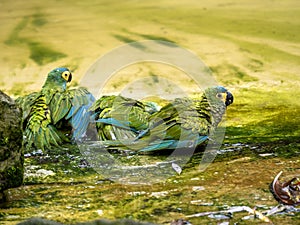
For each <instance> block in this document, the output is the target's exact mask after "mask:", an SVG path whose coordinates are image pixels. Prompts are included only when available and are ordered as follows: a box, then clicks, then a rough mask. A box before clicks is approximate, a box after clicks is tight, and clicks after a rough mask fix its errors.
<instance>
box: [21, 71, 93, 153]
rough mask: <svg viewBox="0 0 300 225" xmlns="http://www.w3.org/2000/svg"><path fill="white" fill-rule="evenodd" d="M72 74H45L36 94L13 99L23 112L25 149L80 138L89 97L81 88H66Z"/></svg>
mask: <svg viewBox="0 0 300 225" xmlns="http://www.w3.org/2000/svg"><path fill="white" fill-rule="evenodd" d="M71 80H72V73H71V72H70V70H69V69H67V68H56V69H54V70H52V71H51V72H49V74H48V76H47V79H46V81H45V83H44V85H43V87H42V90H41V91H39V92H34V93H31V94H29V95H27V96H24V97H19V98H18V99H16V102H17V104H19V105H20V106H21V108H22V110H23V129H24V132H23V135H24V144H25V146H26V148H30V147H35V148H37V149H42V150H44V149H45V148H47V149H50V148H51V147H52V146H56V147H58V146H60V145H61V144H63V143H66V142H70V141H79V140H81V138H83V137H84V135H85V132H86V130H87V127H88V125H89V122H90V112H89V111H88V109H89V108H90V106H91V105H92V103H93V102H94V100H95V99H94V97H93V95H92V94H91V93H90V92H88V90H87V89H85V88H82V87H80V88H77V89H70V90H69V89H68V88H67V83H69V82H71Z"/></svg>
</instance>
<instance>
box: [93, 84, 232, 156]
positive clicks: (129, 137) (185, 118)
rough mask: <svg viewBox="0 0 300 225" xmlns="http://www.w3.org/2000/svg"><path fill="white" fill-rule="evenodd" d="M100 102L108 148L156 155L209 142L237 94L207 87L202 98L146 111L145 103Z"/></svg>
mask: <svg viewBox="0 0 300 225" xmlns="http://www.w3.org/2000/svg"><path fill="white" fill-rule="evenodd" d="M109 99H110V101H111V102H109V104H107V101H104V99H102V100H101V98H100V100H98V101H97V105H95V104H94V107H92V109H93V110H94V111H95V112H98V114H97V116H96V120H95V122H96V123H97V129H98V134H99V137H100V140H101V141H102V142H103V144H104V145H105V146H106V147H107V148H112V149H113V148H116V149H127V148H129V149H132V150H135V151H138V152H153V151H160V150H165V149H175V148H178V147H180V148H184V147H186V146H190V145H191V143H192V145H195V146H198V145H200V144H202V143H204V142H206V141H207V140H208V139H209V136H210V135H211V134H212V133H213V132H214V130H215V129H216V128H217V126H218V124H219V123H220V121H221V120H222V117H223V115H224V113H225V111H226V107H227V106H229V105H230V104H232V103H233V95H232V94H231V93H230V92H229V91H228V90H227V89H226V88H224V87H222V86H216V87H210V88H207V89H206V90H205V91H204V92H203V93H202V94H201V95H200V96H199V97H198V98H188V97H186V98H177V99H175V100H173V101H172V102H170V103H168V104H166V105H165V106H163V107H162V108H161V109H160V110H156V111H151V113H150V112H149V111H148V110H146V109H145V108H146V107H145V105H144V103H142V102H139V101H136V100H132V99H130V100H129V101H128V99H126V98H123V97H118V98H116V97H110V98H109Z"/></svg>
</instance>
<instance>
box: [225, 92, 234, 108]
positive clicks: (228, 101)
mask: <svg viewBox="0 0 300 225" xmlns="http://www.w3.org/2000/svg"><path fill="white" fill-rule="evenodd" d="M232 103H233V95H232V94H231V93H230V92H229V91H227V92H226V101H225V105H226V106H229V105H231V104H232Z"/></svg>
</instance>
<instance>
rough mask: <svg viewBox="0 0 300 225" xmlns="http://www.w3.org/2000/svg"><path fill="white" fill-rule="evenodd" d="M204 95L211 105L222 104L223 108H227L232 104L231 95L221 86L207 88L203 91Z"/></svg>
mask: <svg viewBox="0 0 300 225" xmlns="http://www.w3.org/2000/svg"><path fill="white" fill-rule="evenodd" d="M205 95H206V96H207V97H208V99H209V101H210V103H212V104H213V103H223V104H225V106H229V105H231V104H232V103H233V95H232V94H231V93H230V92H229V91H228V90H227V89H226V88H224V87H222V86H216V87H211V88H208V89H207V90H205Z"/></svg>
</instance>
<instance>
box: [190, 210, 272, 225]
mask: <svg viewBox="0 0 300 225" xmlns="http://www.w3.org/2000/svg"><path fill="white" fill-rule="evenodd" d="M245 211H246V212H249V213H250V214H252V217H253V218H258V219H260V220H262V221H264V222H266V223H271V220H270V219H269V218H268V217H267V216H265V215H263V213H261V212H259V211H257V210H256V209H252V208H250V207H248V206H233V207H230V208H229V209H227V210H221V211H211V212H201V213H196V214H192V215H188V216H187V218H193V217H201V216H208V217H210V218H214V219H217V220H220V219H230V218H231V217H232V214H233V213H237V212H245ZM252 217H247V218H246V217H245V218H244V219H250V218H252Z"/></svg>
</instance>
